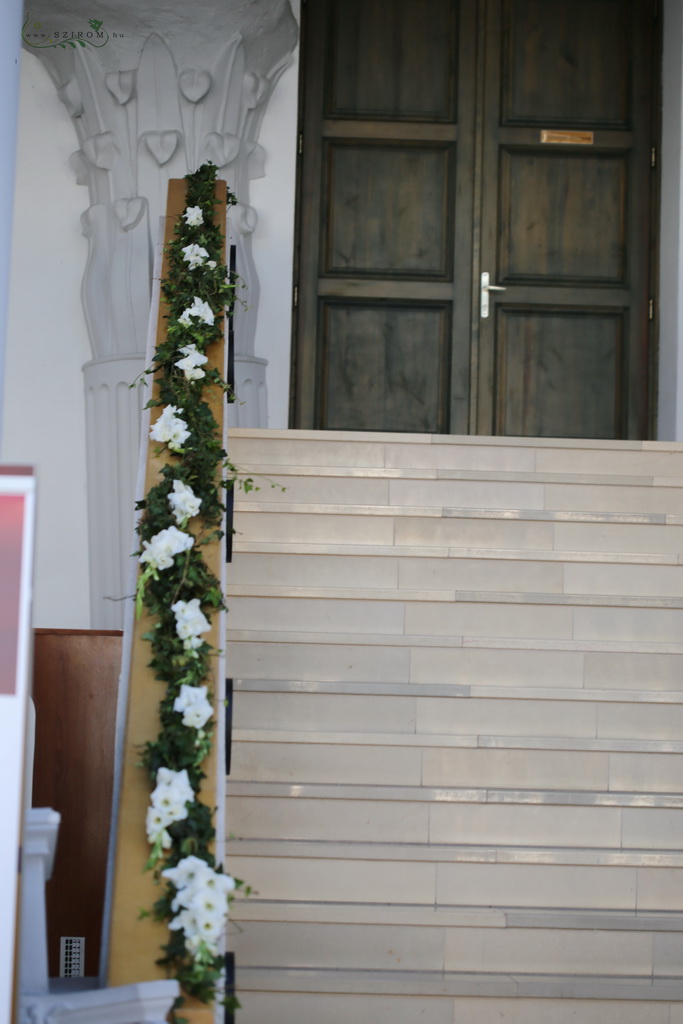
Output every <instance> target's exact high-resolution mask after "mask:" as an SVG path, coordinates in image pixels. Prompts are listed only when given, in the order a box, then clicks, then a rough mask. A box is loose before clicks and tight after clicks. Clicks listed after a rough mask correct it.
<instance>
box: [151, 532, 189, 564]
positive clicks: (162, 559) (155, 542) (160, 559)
mask: <svg viewBox="0 0 683 1024" xmlns="http://www.w3.org/2000/svg"><path fill="white" fill-rule="evenodd" d="M193 544H194V537H192V536H191V535H190V534H189V533H183V531H182V530H179V529H178V527H177V526H168V527H167V528H166V529H165V530H160V531H159V533H155V534H154V536H153V537H152V539H151V540H143V542H142V546H143V548H144V551H143V552H142V554H141V555H140V561H141V562H146V563H147V564H148V565H149V566H151V567H152V568H153V569H170V568H171V566H172V565H173V559H174V557H175V556H176V555H179V554H181V553H182V552H183V551H189V549H190V548H191V547H192V545H193Z"/></svg>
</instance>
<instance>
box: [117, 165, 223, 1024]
mask: <svg viewBox="0 0 683 1024" xmlns="http://www.w3.org/2000/svg"><path fill="white" fill-rule="evenodd" d="M226 190H227V185H226V182H225V181H222V180H218V181H217V182H216V200H217V202H216V206H215V207H214V209H215V217H216V220H217V223H219V224H225V220H226ZM185 205H186V182H185V181H184V180H182V179H178V178H171V179H169V182H168V198H167V202H166V218H165V230H164V260H163V263H162V268H161V277H162V280H163V279H164V278H165V277H166V274H167V261H168V253H167V250H166V247H167V246H168V243H169V242H170V241H171V240H172V238H173V235H174V228H175V224H176V222H177V220H178V218H179V217H180V216H181V215H182V212H183V210H184V209H185ZM225 257H226V253H225V244H224V245H223V260H224V261H225ZM166 328H167V323H166V304H165V301H164V299H163V296H162V298H161V300H160V307H159V317H158V321H157V335H156V344H157V345H159V343H160V342H161V341H162V340H165V338H166ZM206 354H207V355H208V357H209V361H208V363H207V365H206V369H207V370H211V369H214V368H215V369H217V370H218V372H219V373H220V374H221V376H222V375H223V373H224V366H225V345H224V340H223V338H221V340H220V342H215V343H213V344H211V345H210V346H209V347H208V348H207V353H206ZM152 394H153V397H154V398H156V397H158V385H157V383H156V382H155V383H154V385H153V391H152ZM206 401H207V403H208V405H209V408H210V411H211V414H212V416H213V418H214V420H215V421H216V423H217V424H218V430H219V436H222V430H223V423H224V416H225V399H224V396H223V392H222V391H221V390H220V389H219V388H217V387H215V388H212V389H210V391H209V392H208V394H207V395H206ZM171 458H172V456H171V454H170V453H164V452H161V453H160V454H159V455H156V454H155V446H154V445H149V446H148V450H147V462H146V470H145V484H144V492H145V494H148V493H149V490H150V488H151V487H153V486H155V485H156V484H158V483H159V481H160V479H161V470H162V468H163V466H164V465H165V464H166V462H167V461H169V460H170V459H171ZM203 556H204V561H205V562H206V564H207V565H208V567H209V570H210V571H211V572H212V573H213V574H214V575H215V576H217V577H219V578H220V575H221V567H222V566H221V546H220V543H219V542H218V541H215V540H214V541H210V542H207V543H206V546H205V547H204V549H203ZM154 623H155V619H154V618H153V617H152V616H150V615H149V614H148V613H147V612H146V611H145V612H143V614H142V615H141V617H140V618H139V619H136V621H135V623H134V626H133V636H132V650H131V661H130V678H129V687H128V703H127V710H126V724H125V742H124V744H123V758H122V762H123V763H122V765H121V767H120V770H121V794H120V800H119V808H118V829H117V834H116V836H115V865H114V879H113V883H111V881H110V884H112V897H111V907H112V909H111V924H110V943H109V965H108V974H107V983H108V984H109V985H129V984H134V983H136V982H139V981H150V980H153V979H155V978H164V977H166V969H165V968H163V967H161V966H160V965H158V964H157V962H156V961H157V959H158V958H159V956H160V955H161V954H160V947H161V946H162V945H163V944H165V943H166V942H167V941H168V928H167V926H166V924H165V923H164V922H161V921H155V920H153V919H152V917H151V916H150V917H146V918H144V919H140V918H139V912H140V909H141V908H145V909H149V908H151V907H152V905H153V904H154V902H155V900H156V899H158V893H159V890H158V887H157V885H156V884H155V882H154V878H153V875H152V872H149V871H148V872H145V871H144V870H143V868H144V865H145V864H146V863H147V860H148V858H149V853H150V848H149V843H148V842H147V836H146V834H145V827H144V823H145V815H146V813H147V808H148V806H149V797H150V783H149V778H148V776H147V774H146V772H145V771H144V770H143V769H142V768H141V766H140V753H139V752H140V749H141V747H142V746H143V745H144V744H145V743H146V742H147V741H148V740H154V739H155V738H156V737H157V736H158V734H159V728H160V723H159V701H160V700H161V694H162V690H161V687H162V686H163V683H161V682H160V681H159V680H158V679H157V678H156V675H155V672H154V670H153V669H152V668H151V667H150V663H149V659H150V645H149V642H148V641H147V640H145V639H144V635H145V633H147V632H148V631H149V630H150V629H153V628H154ZM220 633H221V629H220V616H219V615H217V614H216V615H213V616H212V622H211V630H210V632H209V633H207V634H206V640H207V643H209V644H211V646H212V647H213V648H214V649H215V650H220V648H221V646H222V643H223V637H221V635H220ZM219 671H220V662H219V659H218V658H216V659H215V668H214V671H213V678H210V677H209V678H208V679H207V683H208V685H209V687H210V689H211V690H212V691H213V694H214V718H215V721H216V722H219V721H220V711H219V698H218V695H219V694H220V692H221V687H222V680H221V679H220V678H219ZM202 770H203V772H204V773H205V776H206V777H205V779H204V780H203V782H202V786H201V790H200V793H199V798H200V800H201V801H202V803H204V804H206V805H207V806H209V807H212V808H215V807H216V806H217V803H218V799H219V798H218V795H217V784H218V779H219V765H218V760H217V750H216V742H214V745H213V748H212V750H211V753H210V754H209V756H208V757H207V758H206V760H205V761H204V762H203V764H202ZM220 771H221V772H222V771H223V766H222V765H221V766H220ZM182 1015H183V1017H185V1018H186V1019H187V1020H188V1022H189V1024H214V1021H215V1014H214V1011H213V1009H212V1008H210V1007H209V1006H207V1005H206V1004H205V1003H200V1002H199V1001H198V1000H197V999H194V998H190V997H187V999H186V1003H185V1004H184V1006H183V1014H182Z"/></svg>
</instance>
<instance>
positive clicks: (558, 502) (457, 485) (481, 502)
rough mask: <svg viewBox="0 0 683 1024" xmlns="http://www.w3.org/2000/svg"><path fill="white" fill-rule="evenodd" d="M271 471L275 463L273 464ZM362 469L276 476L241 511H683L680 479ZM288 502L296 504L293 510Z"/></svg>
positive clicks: (252, 494)
mask: <svg viewBox="0 0 683 1024" xmlns="http://www.w3.org/2000/svg"><path fill="white" fill-rule="evenodd" d="M270 468H274V467H270ZM382 472H383V473H387V472H388V473H389V474H390V475H388V476H378V475H377V471H368V470H364V471H362V475H356V474H354V475H353V476H346V475H343V474H341V473H338V474H337V475H336V476H332V475H326V476H313V475H311V474H310V471H309V473H308V474H306V475H299V473H298V471H296V470H294V471H291V472H290V473H275V474H274V475H273V476H272V477H271V478H270V486H269V487H267V486H265V487H263V488H259V489H258V490H253V491H251V492H249V494H248V495H245V496H244V497H242V496H241V495H238V505H239V507H240V508H242V509H248V508H249V507H256V508H259V509H261V510H265V511H267V508H268V506H270V505H278V504H280V505H282V506H287V507H290V510H295V508H296V507H300V506H301V505H304V504H305V505H311V506H314V507H315V508H316V509H317V508H318V507H319V506H321V505H322V506H324V505H332V506H335V507H337V508H344V507H347V506H348V507H354V506H355V507H357V508H358V509H359V510H360V509H363V508H365V507H366V506H367V507H368V509H375V508H377V507H386V508H387V510H388V512H391V511H395V512H396V513H397V514H405V513H404V512H403V507H405V508H412V509H418V510H419V509H423V508H424V509H429V508H430V507H432V508H437V509H438V508H453V509H492V510H493V509H510V508H523V509H528V510H545V511H562V512H570V511H577V512H588V513H606V514H618V513H626V514H637V513H640V514H660V515H661V514H667V513H668V514H671V515H674V516H676V515H680V514H681V512H682V511H683V493H682V488H683V481H681V480H680V479H679V478H671V479H669V480H667V481H666V482H665V483H663V482H661V481H659V482H658V483H657V484H655V483H654V482H653V479H652V478H651V479H650V480H648V479H646V478H632V480H637V481H638V482H637V483H634V482H632V481H631V480H628V481H627V482H623V480H624V478H620V479H619V480H618V481H616V480H614V479H611V480H610V479H609V478H607V477H592V478H591V477H584V478H583V479H582V481H581V482H577V481H576V479H575V478H573V477H572V476H570V475H567V476H564V477H562V476H561V475H559V476H556V477H555V479H554V480H549V479H547V478H546V477H545V476H544V475H543V474H535V475H531V474H529V475H522V474H515V475H514V477H513V476H511V475H510V474H508V475H497V474H491V473H489V474H474V473H470V474H468V475H467V476H463V475H462V474H458V473H456V472H454V471H438V470H437V471H433V475H431V476H430V475H423V474H421V473H420V474H415V473H413V472H412V471H410V473H402V474H401V475H400V476H398V475H395V473H396V471H391V470H389V471H386V470H384V471H382ZM269 476H270V474H269ZM291 503H297V504H296V506H294V508H292V505H291Z"/></svg>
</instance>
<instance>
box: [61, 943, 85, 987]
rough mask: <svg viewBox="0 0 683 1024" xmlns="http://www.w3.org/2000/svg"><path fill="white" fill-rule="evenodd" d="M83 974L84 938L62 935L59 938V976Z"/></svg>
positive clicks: (66, 976)
mask: <svg viewBox="0 0 683 1024" xmlns="http://www.w3.org/2000/svg"><path fill="white" fill-rule="evenodd" d="M84 974H85V938H84V937H83V936H82V935H62V936H61V938H60V940H59V977H60V978H82V977H83V975H84Z"/></svg>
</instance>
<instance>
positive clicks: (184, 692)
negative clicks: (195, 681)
mask: <svg viewBox="0 0 683 1024" xmlns="http://www.w3.org/2000/svg"><path fill="white" fill-rule="evenodd" d="M206 694H207V688H206V686H188V685H187V684H186V683H183V684H182V686H181V687H180V693H179V694H178V696H177V697H176V699H175V701H174V703H173V710H174V711H182V712H183V725H187V726H188V727H189V728H191V729H203V728H204V726H205V725H206V723H207V722H208V720H209V719H210V718H211V716H212V714H213V708H212V706H211V704H210V703H209V701H208V700H207V697H206Z"/></svg>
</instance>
